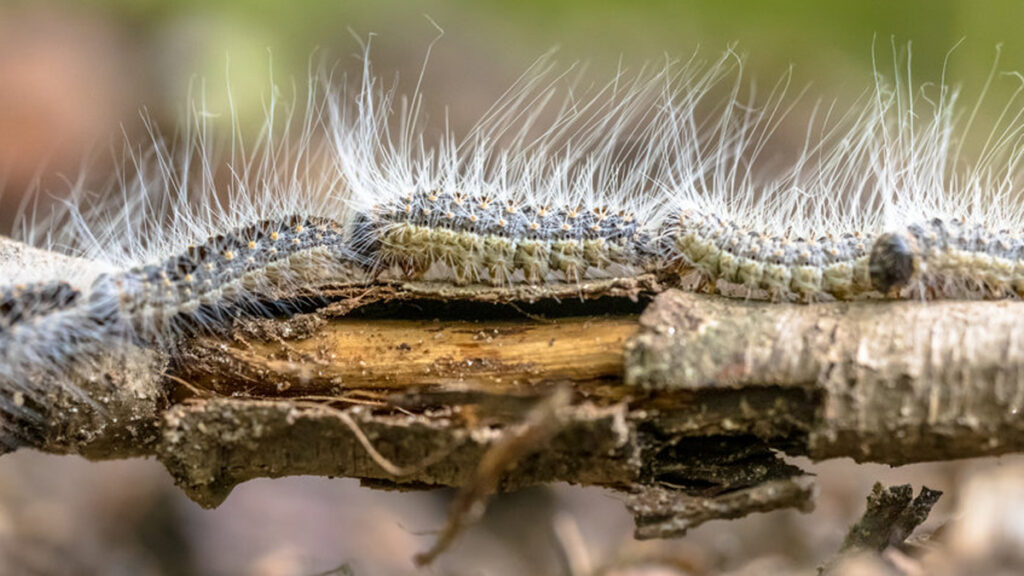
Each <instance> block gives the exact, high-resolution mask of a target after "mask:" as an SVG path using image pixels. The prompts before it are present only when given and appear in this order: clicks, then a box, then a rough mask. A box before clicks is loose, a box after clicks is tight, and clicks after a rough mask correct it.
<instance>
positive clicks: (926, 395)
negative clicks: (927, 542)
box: [36, 281, 1024, 537]
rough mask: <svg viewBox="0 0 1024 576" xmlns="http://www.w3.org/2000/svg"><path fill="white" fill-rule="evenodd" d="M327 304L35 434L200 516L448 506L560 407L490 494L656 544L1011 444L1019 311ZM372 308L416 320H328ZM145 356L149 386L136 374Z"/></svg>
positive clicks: (194, 347) (102, 367)
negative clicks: (879, 474)
mask: <svg viewBox="0 0 1024 576" xmlns="http://www.w3.org/2000/svg"><path fill="white" fill-rule="evenodd" d="M517 289H518V288H517ZM338 290H339V291H338V292H337V293H329V294H328V295H327V297H332V298H333V297H338V298H344V299H343V300H338V301H336V302H335V303H334V304H331V305H330V306H328V307H327V308H325V309H322V310H321V311H319V312H317V313H313V314H307V315H299V316H294V317H292V318H289V319H264V320H252V321H244V322H239V324H238V326H237V330H236V331H235V333H234V334H232V335H230V336H229V337H224V338H212V337H211V338H201V339H197V340H194V341H192V342H191V343H189V344H187V345H185V346H182V347H181V348H180V349H179V350H176V353H177V354H176V357H174V358H172V359H171V360H170V368H169V369H168V371H167V372H166V373H165V378H164V379H163V381H162V382H160V381H158V380H157V379H156V378H154V377H153V376H154V375H155V374H158V373H160V368H159V367H161V366H163V365H164V363H163V359H162V358H148V357H149V356H153V355H152V354H151V353H149V352H146V351H139V350H136V351H135V352H132V351H130V350H128V351H122V352H123V354H124V355H125V356H124V357H121V358H120V360H116V361H115V360H113V359H112V360H111V361H109V362H107V361H103V362H97V364H95V365H93V366H90V369H91V370H93V371H94V372H95V373H96V374H97V376H96V377H95V378H93V377H90V381H95V382H105V383H109V384H111V385H115V386H117V388H116V389H117V390H118V391H121V392H123V393H119V394H116V395H113V394H110V393H109V391H108V392H106V393H104V392H102V391H97V393H96V394H95V395H94V396H95V398H94V399H95V402H96V403H97V404H98V405H99V406H100V407H101V408H102V410H103V411H104V412H105V417H104V418H99V417H95V418H94V417H92V416H96V414H97V413H96V409H95V406H90V405H88V404H74V402H75V399H74V398H71V397H68V398H62V399H61V403H60V404H59V406H60V410H58V411H57V413H59V414H73V415H75V417H74V418H70V417H69V418H60V419H55V420H54V421H53V422H51V423H50V424H49V426H48V428H46V429H43V430H40V432H39V436H38V437H39V441H38V443H37V444H36V446H37V447H39V448H41V449H44V450H47V451H51V452H61V453H65V452H78V453H83V454H84V455H86V456H87V457H90V458H94V459H103V458H116V457H124V456H145V455H155V456H156V457H157V458H159V459H160V460H161V461H162V462H163V463H164V464H165V465H166V466H167V468H168V470H169V471H170V473H171V474H172V475H173V476H174V478H175V480H176V482H177V483H178V484H179V485H180V486H181V487H182V488H183V489H184V490H185V491H186V493H188V494H189V496H191V497H192V498H193V499H195V500H196V501H197V502H199V503H201V504H202V505H204V506H216V505H217V504H219V503H220V502H221V501H222V500H223V499H224V498H225V497H226V496H227V495H228V493H229V492H230V491H231V489H232V488H233V487H234V486H235V485H237V484H239V483H241V482H245V481H247V480H249V479H252V478H258V477H280V476H287V475H298V474H315V475H324V476H343V477H354V478H359V479H361V480H363V481H364V482H365V483H367V484H369V485H371V486H375V487H380V488H392V489H393V488H400V489H417V488H425V487H432V486H459V487H462V486H466V485H467V484H468V483H472V482H473V481H474V480H473V479H474V477H475V475H476V474H477V473H478V471H479V470H480V465H481V462H482V460H483V459H484V458H485V455H486V454H487V453H488V452H489V451H491V450H493V449H495V447H496V446H501V445H502V442H503V441H507V439H508V438H509V436H508V435H509V434H510V431H513V430H516V429H517V427H518V426H520V425H521V424H522V423H523V421H524V419H526V417H527V414H528V413H529V409H530V407H531V406H534V405H536V404H537V401H538V400H539V399H541V398H544V397H546V396H547V395H549V394H550V393H551V391H552V390H553V389H554V388H556V387H558V386H562V385H568V386H569V387H570V388H571V390H572V399H571V402H570V404H569V405H568V406H566V407H565V409H564V411H562V412H560V413H559V426H558V429H557V430H555V431H553V432H552V434H553V435H552V436H551V437H550V439H546V440H545V442H544V446H543V448H539V449H537V450H536V451H532V452H531V451H529V450H525V449H524V450H523V452H522V453H521V454H523V455H522V456H520V457H518V461H517V462H515V463H514V465H511V466H509V467H508V468H503V473H502V474H501V475H500V478H496V479H495V481H496V484H495V486H496V487H497V489H498V490H512V489H515V488H518V487H521V486H528V485H533V484H539V483H551V482H570V483H577V484H583V485H597V486H603V487H607V488H610V489H613V490H616V491H618V492H620V493H622V494H623V495H624V498H625V500H626V504H627V506H628V507H629V508H630V510H631V511H632V512H633V514H634V515H635V517H636V521H637V535H638V536H640V537H667V536H673V535H678V534H681V533H683V532H685V531H686V530H687V529H688V528H691V527H693V526H696V525H699V524H700V523H702V522H705V521H707V520H711V519H716V518H736V517H740V516H743V515H745V514H749V513H752V512H760V511H768V510H774V509H778V508H785V507H796V508H801V509H806V508H807V507H808V506H810V499H811V495H812V492H813V486H812V480H811V479H810V478H809V477H807V476H806V475H804V474H803V472H802V471H801V470H799V469H798V468H796V467H794V466H791V465H789V464H787V463H786V462H785V461H784V460H783V458H782V457H781V456H779V454H778V453H779V452H784V453H788V454H805V455H810V456H812V457H813V458H827V457H833V456H853V457H856V458H859V459H862V460H873V461H880V462H889V463H896V464H899V463H908V462H914V461H920V460H934V459H943V458H954V457H955V458H959V457H970V456H979V455H985V454H997V453H1005V452H1009V451H1012V450H1018V449H1020V448H1021V446H1022V444H1024V434H1022V430H1021V428H1024V424H1020V423H1019V422H1018V419H1017V417H1016V416H1015V415H1014V414H1013V410H1014V409H1015V408H1016V407H1017V406H1018V404H1019V403H1020V397H1021V390H1022V386H1021V377H1020V374H1021V373H1022V368H1021V363H1022V358H1024V350H1022V348H1024V338H1020V337H1019V336H1018V330H1019V329H1018V328H1017V327H1016V325H1017V324H1019V323H1020V320H1022V319H1024V303H1015V302H999V303H977V302H976V303H958V302H934V303H927V304H917V303H907V302H899V303H888V302H865V303H829V304H815V305H809V306H807V305H799V306H796V305H793V306H789V305H782V304H769V303H745V302H742V301H736V300H728V299H724V298H718V297H712V296H704V295H695V294H689V293H682V292H668V293H665V294H663V295H662V296H659V297H658V298H657V299H656V300H655V302H654V303H653V304H652V305H651V306H650V307H648V309H647V311H646V312H644V314H643V315H642V316H641V317H639V320H638V318H637V317H636V316H634V315H631V314H630V313H628V311H627V313H622V307H621V305H622V303H623V302H624V300H615V299H613V304H614V306H612V309H613V310H619V311H620V313H619V314H617V315H614V314H613V315H610V316H609V315H597V314H595V313H594V311H595V310H601V311H602V312H607V311H608V306H607V305H605V306H604V308H597V306H598V305H599V304H600V301H598V302H594V303H590V302H589V301H588V302H587V303H585V304H581V303H580V301H579V299H578V298H579V294H578V293H573V294H569V293H567V294H566V298H567V300H566V301H564V302H561V303H558V304H557V305H556V306H555V307H556V308H557V309H558V310H562V311H564V310H566V309H569V308H572V307H574V306H575V307H577V308H575V309H579V310H580V314H582V315H583V316H580V317H566V318H552V319H538V318H535V317H531V316H528V315H526V314H523V315H521V316H517V317H514V318H511V319H498V318H489V317H490V316H492V314H491V310H496V308H492V305H494V304H499V303H503V302H509V301H521V300H516V298H518V297H519V296H521V295H517V296H512V295H510V292H509V290H511V289H507V288H505V289H503V288H494V287H464V288H460V289H459V291H458V292H457V293H453V292H452V291H451V290H450V289H444V290H441V289H438V288H437V287H434V286H431V285H429V284H428V283H416V284H402V285H380V286H376V287H372V288H370V289H367V288H344V289H342V288H339V289H338ZM638 293H649V290H648V289H647V288H645V287H644V286H643V285H641V284H636V283H630V284H623V283H621V282H619V281H612V282H608V283H605V284H600V283H595V284H594V285H593V286H591V287H590V288H588V291H587V292H586V295H587V296H588V297H589V296H619V297H622V296H636V295H638ZM321 296H323V295H321ZM453 299H461V300H467V301H471V302H473V306H475V308H472V309H470V311H469V313H467V314H466V315H465V316H464V317H463V318H471V319H478V320H474V321H470V320H466V319H462V320H437V321H435V320H411V319H408V318H402V316H403V311H404V312H408V311H409V310H410V309H415V310H424V309H426V310H431V309H432V307H433V306H437V305H440V304H437V302H441V303H444V304H445V305H448V304H450V303H451V302H452V300H453ZM572 299H575V301H574V302H573V301H572ZM607 300H608V299H607V298H606V299H605V301H606V303H607ZM411 301H412V302H411ZM373 302H376V303H378V304H385V305H388V306H392V307H393V305H392V304H389V303H394V302H408V303H407V304H402V306H399V307H398V308H395V309H392V308H386V309H385V311H386V312H388V314H390V316H388V317H387V319H383V320H382V319H380V318H378V317H369V318H355V317H344V318H338V317H337V316H338V315H345V314H347V313H349V312H350V311H352V310H353V309H355V308H359V307H360V306H365V305H366V304H368V303H373ZM626 308H630V309H632V308H631V307H629V306H626ZM419 315H420V316H423V314H422V313H420V314H419ZM480 318H486V319H484V320H479V319H480ZM135 355H138V357H139V358H140V366H142V365H145V366H151V367H152V368H151V369H150V370H149V371H148V372H146V371H143V373H140V372H139V369H138V368H133V366H134V364H132V363H131V362H129V361H128V360H129V359H130V358H132V357H134V356H135ZM147 358H148V359H147ZM142 360H146V362H144V363H142V362H141V361H142ZM147 374H148V375H149V376H147ZM132 382H134V383H136V388H137V389H133V388H132V387H131V386H130V384H131V383H132ZM147 382H148V384H147V385H146V386H143V387H142V388H138V385H139V384H141V383H147ZM624 382H625V384H624ZM79 386H80V387H82V388H83V389H89V390H91V388H87V387H86V385H85V383H80V384H79ZM165 395H166V397H165ZM55 406H56V404H55ZM90 415H92V416H90Z"/></svg>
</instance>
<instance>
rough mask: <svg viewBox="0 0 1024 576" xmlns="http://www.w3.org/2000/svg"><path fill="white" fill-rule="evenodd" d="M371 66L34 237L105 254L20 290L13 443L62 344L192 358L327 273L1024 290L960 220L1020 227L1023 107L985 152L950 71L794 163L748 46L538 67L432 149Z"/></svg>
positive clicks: (865, 104) (868, 110) (1012, 264)
mask: <svg viewBox="0 0 1024 576" xmlns="http://www.w3.org/2000/svg"><path fill="white" fill-rule="evenodd" d="M365 62H366V63H365V64H364V71H363V75H362V79H361V83H360V84H359V86H358V89H357V90H356V91H355V96H354V97H351V98H350V97H349V96H348V92H347V89H343V90H341V91H339V92H334V91H331V90H329V89H326V88H325V87H324V86H320V85H318V84H316V83H314V84H313V85H311V87H310V96H309V99H308V100H307V102H306V110H305V113H304V114H302V115H298V116H297V115H295V114H294V113H289V114H286V115H285V116H286V122H285V125H284V126H283V127H281V126H279V125H278V124H279V123H278V122H277V119H276V118H275V117H274V115H275V112H274V110H275V109H276V107H275V106H271V111H272V112H271V114H270V115H268V118H267V122H266V124H265V126H264V127H263V131H262V132H261V134H260V136H259V138H257V143H256V146H255V147H254V148H253V149H251V150H247V149H245V148H244V146H242V144H241V142H240V141H237V142H236V141H235V140H234V139H233V140H232V144H233V146H232V154H231V156H230V158H228V159H227V160H224V161H222V160H218V159H217V155H216V153H215V152H214V150H215V146H214V145H213V144H212V142H211V138H210V136H209V135H208V133H207V129H206V126H205V123H204V121H203V120H202V118H203V116H204V114H203V113H202V111H199V113H197V114H195V115H194V117H193V119H192V120H191V121H190V123H189V124H188V125H187V128H188V130H187V131H186V136H185V137H184V139H183V140H182V143H181V144H180V146H179V147H178V148H168V147H166V146H165V145H164V144H163V143H162V141H161V140H159V139H156V140H155V142H156V143H155V145H154V147H153V149H152V150H151V151H150V152H148V153H146V154H134V155H133V156H132V158H133V163H134V172H133V174H132V176H131V177H125V178H121V179H119V180H118V181H117V182H115V183H114V188H115V190H117V191H118V192H119V194H118V196H119V197H120V198H119V200H117V201H115V202H113V203H111V202H110V201H101V202H100V203H98V204H95V205H90V204H89V203H88V202H86V201H85V200H86V198H87V194H86V193H85V192H84V191H79V192H78V193H77V194H76V196H75V198H76V200H78V201H79V202H77V203H75V202H72V204H71V206H70V209H69V210H68V211H67V212H64V213H57V214H55V215H54V216H53V217H52V218H50V219H44V220H42V221H40V222H37V223H35V225H34V226H32V227H29V229H30V230H31V232H30V234H29V235H28V237H27V238H26V240H27V241H28V242H29V243H34V244H42V245H45V246H46V247H48V248H49V249H51V250H52V251H55V252H63V253H67V254H70V255H74V256H77V257H79V258H81V259H82V261H83V262H86V263H90V265H92V264H96V265H97V267H96V269H95V270H93V269H90V270H88V271H81V272H75V271H68V270H60V269H57V270H53V271H50V272H49V273H46V274H42V275H41V276H42V277H41V278H28V279H27V280H31V281H34V282H36V283H35V284H28V285H26V287H24V288H17V287H13V288H7V289H4V291H3V292H0V347H2V348H3V349H4V352H3V353H2V359H3V367H2V368H0V398H2V400H3V402H2V403H0V410H2V413H3V415H4V416H3V419H4V421H5V423H4V430H5V431H6V432H7V433H8V435H13V434H15V433H16V429H15V427H13V426H11V425H9V422H12V421H14V420H16V419H17V418H21V417H22V416H24V414H26V413H28V412H31V409H32V405H33V403H35V404H39V402H38V399H39V398H40V397H41V395H42V394H43V392H44V390H43V389H42V388H40V386H42V385H39V384H34V382H36V381H37V380H38V379H37V378H35V377H34V376H33V374H34V373H35V372H50V371H53V370H56V371H58V372H59V370H60V368H61V366H62V365H63V358H66V357H72V356H76V355H78V356H81V355H83V354H88V353H89V351H91V350H96V349H99V348H110V347H116V346H117V345H118V342H127V341H131V342H141V343H144V344H147V345H152V346H157V347H159V348H162V349H166V350H173V348H174V344H175V341H176V340H177V339H179V338H181V337H183V336H186V335H187V334H189V333H191V332H193V331H195V330H205V329H216V328H218V327H220V326H222V325H224V324H225V322H227V321H230V319H231V318H233V317H235V316H237V315H239V314H244V313H247V312H249V311H253V310H256V311H259V310H260V309H262V307H263V306H265V305H266V303H267V302H271V301H274V300H278V299H280V298H287V297H289V296H290V295H292V294H295V293H296V292H298V289H300V288H302V287H305V286H310V285H313V286H315V285H318V284H324V283H331V282H336V283H349V284H368V283H372V282H373V281H374V280H375V279H376V278H398V279H420V278H423V279H427V280H430V281H433V282H439V283H449V284H473V283H487V284H493V285H499V286H501V285H508V284H516V283H525V284H531V285H536V286H541V287H543V286H545V285H547V284H549V283H562V284H565V283H568V284H581V283H585V282H587V281H588V280H590V279H593V278H603V277H630V276H635V275H637V274H643V273H654V274H657V275H659V276H660V277H662V278H664V279H666V280H668V281H669V283H670V284H671V283H676V282H678V281H679V280H680V278H681V277H682V276H685V275H687V274H690V273H691V272H695V273H697V274H698V275H699V276H700V278H701V280H702V284H703V285H704V286H705V287H707V288H709V289H712V290H715V289H717V288H719V287H720V286H722V285H727V284H732V285H735V286H736V287H737V288H738V289H739V294H740V295H741V296H743V297H758V298H767V299H771V300H777V301H778V300H782V301H786V300H797V301H814V300H822V299H830V298H837V299H850V298H861V297H870V296H881V295H884V294H892V293H896V292H899V293H900V294H901V295H903V296H909V297H916V296H939V295H946V296H950V295H959V296H968V297H977V296H981V297H1001V296H1007V295H1013V294H1017V293H1019V292H1020V290H1019V288H1018V286H1019V284H1020V282H1019V281H1018V280H1016V278H1019V277H1020V273H1021V271H1022V270H1021V269H1020V268H1021V266H1020V264H1019V262H1020V261H1021V258H1022V257H1024V254H1021V252H1020V244H1021V243H1020V241H1018V240H1017V239H1016V236H1015V235H1013V234H1012V233H1011V232H1002V233H997V234H996V235H995V236H992V235H991V234H989V233H987V232H985V231H983V229H981V228H978V227H977V226H975V225H973V224H966V223H963V224H961V223H959V222H958V221H957V220H955V219H957V218H960V219H966V220H970V221H974V220H978V219H983V218H985V217H988V216H992V215H996V214H998V215H999V216H1000V217H1001V220H999V221H1000V222H1002V223H1004V226H1003V228H1004V229H1006V230H1013V229H1015V228H1019V222H1020V219H1019V218H1018V212H1017V211H1016V210H1015V209H1013V208H1007V207H1006V206H1008V205H1012V204H1011V202H1012V200H1013V191H1014V183H1013V175H1014V174H1015V171H1016V168H1017V162H1018V161H1019V154H1018V153H1017V144H1018V140H1019V137H1020V128H1021V122H1020V118H1021V117H1020V115H1018V114H1016V113H1010V114H1009V115H1006V116H1004V118H1005V121H1004V122H1003V123H1002V124H1001V125H999V126H997V128H996V129H994V130H993V134H995V136H994V138H993V139H992V140H991V141H990V144H989V146H988V147H987V148H986V150H985V152H984V154H983V155H982V160H981V161H979V162H977V163H974V164H971V163H968V162H966V161H965V160H963V159H962V158H961V154H960V150H959V140H958V138H962V137H963V133H966V132H967V131H968V130H969V128H970V122H968V123H967V126H966V127H963V126H960V125H959V124H958V121H957V118H956V114H955V113H954V112H955V110H956V104H955V103H956V93H955V91H952V90H951V89H949V88H948V87H947V86H945V85H942V86H940V87H939V96H938V97H937V98H933V99H929V97H928V96H922V95H921V94H917V93H915V91H916V89H915V88H913V87H911V86H910V85H909V84H906V85H901V82H900V80H899V76H897V82H896V86H895V87H894V88H892V89H890V88H886V87H885V84H884V83H883V82H881V81H879V83H878V87H877V89H876V91H875V92H874V93H872V94H871V95H870V96H869V97H867V98H865V99H863V100H862V101H861V102H859V103H857V104H855V105H854V106H853V107H851V108H850V109H849V110H848V111H845V112H837V111H836V110H835V109H834V108H826V109H824V110H823V111H820V112H821V113H820V114H819V115H816V116H815V117H814V118H812V120H811V122H810V123H809V125H808V126H809V127H808V129H807V133H806V136H805V144H804V146H803V147H802V148H801V149H800V151H799V153H797V154H796V157H795V159H792V160H790V161H788V162H783V163H781V164H780V165H774V166H772V165H771V164H772V162H776V163H777V162H778V159H777V158H768V159H765V157H766V156H769V151H770V150H771V149H772V147H773V146H774V145H775V144H777V143H778V142H777V140H778V138H777V134H776V132H777V128H778V127H779V125H780V124H781V123H782V122H783V121H784V120H785V118H786V117H787V115H788V114H789V111H790V109H791V106H792V104H791V103H790V101H789V100H788V99H787V98H786V97H785V92H786V81H785V80H784V81H783V82H780V83H779V84H778V85H777V86H776V87H775V89H774V90H773V91H772V92H771V93H769V95H768V96H767V97H766V98H758V97H757V96H756V94H754V93H753V91H752V92H751V95H750V96H749V97H741V96H740V93H741V90H742V87H743V85H744V83H743V81H742V75H741V74H740V72H741V69H742V66H741V60H740V59H738V58H736V56H735V55H734V54H732V53H726V54H725V55H723V56H722V57H721V58H720V59H718V60H716V61H713V62H704V61H701V60H699V58H697V57H696V56H694V57H693V58H692V59H690V60H689V61H687V62H684V63H682V64H674V65H670V66H666V67H665V68H664V69H660V70H657V71H654V72H647V71H641V72H640V73H639V74H637V75H636V76H635V77H634V78H633V79H627V77H626V75H625V74H620V75H618V76H617V77H616V78H614V79H613V80H612V81H611V82H609V83H608V84H606V85H605V86H603V87H599V88H598V89H596V90H593V91H591V92H590V93H589V94H588V95H585V96H580V94H587V92H586V91H575V90H570V91H569V94H568V96H567V97H566V98H565V99H564V100H562V101H559V100H558V99H557V94H558V93H559V92H558V90H557V89H556V85H557V81H556V82H552V80H551V78H550V76H551V73H552V72H551V71H552V66H551V65H550V63H549V62H547V61H546V60H542V61H541V62H540V63H539V64H538V65H537V66H536V67H535V68H534V69H531V70H530V71H528V73H527V74H525V75H524V76H523V77H522V78H521V79H520V80H519V82H517V83H516V85H515V86H513V88H512V89H510V90H509V91H508V93H506V95H505V96H504V97H502V98H501V99H500V100H499V101H498V103H497V104H495V106H494V107H492V109H491V110H490V111H488V113H487V114H485V115H484V117H483V118H482V119H481V120H480V121H479V122H478V123H477V124H476V126H475V127H474V128H473V129H472V130H471V131H470V132H469V134H468V135H466V136H463V137H459V136H457V135H455V134H453V133H451V132H450V131H445V132H444V133H443V135H442V136H441V137H440V139H439V141H437V142H436V143H431V141H429V140H428V139H427V137H426V136H425V134H426V133H427V130H426V129H425V128H424V126H423V121H422V119H421V112H420V110H421V96H420V95H419V93H418V92H416V93H414V95H413V97H412V98H411V100H400V99H399V97H398V96H397V92H395V91H394V90H387V89H383V88H382V87H381V86H380V83H379V80H377V79H376V78H375V77H374V75H373V73H372V72H371V70H370V68H369V59H368V58H367V59H366V60H365ZM556 80H558V79H556ZM325 90H326V91H325ZM723 94H724V97H723ZM908 103H917V104H908ZM929 103H931V106H930V113H927V114H926V113H924V110H923V109H921V108H920V106H925V105H927V104H929ZM915 105H916V106H919V108H916V109H915ZM926 108H928V107H926ZM546 113H550V114H551V115H552V119H550V120H548V121H546V122H544V121H542V119H543V118H544V117H545V114H546ZM294 118H299V120H300V121H299V122H298V123H296V124H293V123H292V122H293V119H294ZM234 134H235V132H234V131H233V132H232V135H233V138H234ZM766 164H767V165H769V166H767V167H766V166H764V165H766ZM219 170H225V171H229V172H230V174H231V177H230V178H228V179H227V181H226V183H225V181H224V179H223V178H218V171H219ZM992 206H995V208H992ZM985 207H988V208H985ZM936 215H941V216H942V217H943V220H942V221H941V222H940V223H938V224H936V223H935V222H932V221H931V220H930V218H933V217H934V216H936ZM966 220H965V221H966ZM922 223H923V224H922ZM954 223H955V224H954ZM43 230H45V231H46V234H45V238H42V239H39V238H35V237H33V235H35V234H41V232H42V231H43ZM11 276H15V275H14V274H12V275H11ZM11 280H12V281H14V282H17V281H18V279H17V278H13V277H12V278H11ZM731 293H733V294H735V293H736V292H735V291H734V292H731ZM55 344H56V345H55ZM8 440H9V441H10V440H12V439H11V438H9V439H8Z"/></svg>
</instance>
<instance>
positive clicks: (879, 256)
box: [868, 233, 919, 294]
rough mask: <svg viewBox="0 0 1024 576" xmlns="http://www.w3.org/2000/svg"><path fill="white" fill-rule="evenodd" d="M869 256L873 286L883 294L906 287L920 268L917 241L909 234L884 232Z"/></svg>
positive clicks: (869, 271)
mask: <svg viewBox="0 0 1024 576" xmlns="http://www.w3.org/2000/svg"><path fill="white" fill-rule="evenodd" d="M868 258H869V259H868V273H869V274H870V275H871V286H872V287H873V288H874V289H875V290H878V291H879V292H881V293H882V294H889V293H890V292H892V291H894V290H895V291H899V290H900V289H902V288H904V287H906V286H907V285H908V284H910V281H911V280H912V279H913V278H914V275H915V273H916V271H917V270H918V268H919V262H918V256H917V243H916V242H915V241H914V239H913V238H912V237H910V236H909V235H907V234H898V233H886V234H882V235H881V236H879V237H878V238H877V239H876V240H875V242H874V244H873V245H872V246H871V255H870V256H869V257H868Z"/></svg>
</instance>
